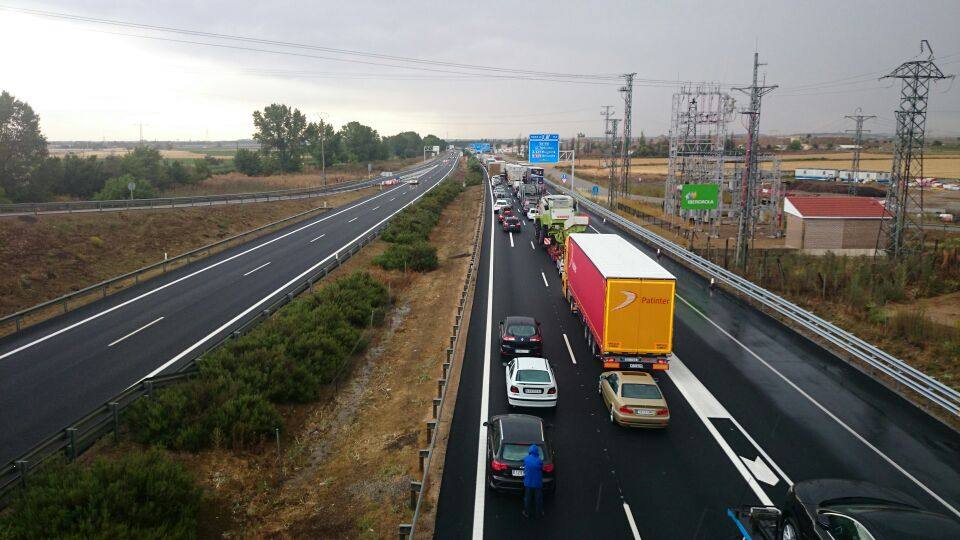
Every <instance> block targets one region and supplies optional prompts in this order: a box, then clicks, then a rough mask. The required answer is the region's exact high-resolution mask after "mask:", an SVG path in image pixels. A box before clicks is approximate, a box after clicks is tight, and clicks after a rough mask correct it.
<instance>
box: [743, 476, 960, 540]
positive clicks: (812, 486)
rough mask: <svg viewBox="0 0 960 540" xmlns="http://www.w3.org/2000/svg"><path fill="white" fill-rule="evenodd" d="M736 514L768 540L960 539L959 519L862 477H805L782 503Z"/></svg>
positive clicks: (756, 507) (746, 525)
mask: <svg viewBox="0 0 960 540" xmlns="http://www.w3.org/2000/svg"><path fill="white" fill-rule="evenodd" d="M734 515H735V517H736V518H737V520H738V521H739V522H740V524H741V525H742V526H744V527H745V528H747V529H750V531H751V533H752V534H753V537H754V538H758V539H760V538H762V539H764V540H846V539H862V540H892V539H896V540H911V539H912V540H920V539H923V540H947V539H956V538H960V523H958V522H957V521H955V520H953V519H951V518H949V517H947V516H944V515H941V514H937V513H934V512H930V511H927V510H924V509H923V508H922V507H921V506H920V503H918V502H917V501H916V500H915V499H914V498H913V497H911V496H909V495H907V494H906V493H903V492H901V491H899V490H896V489H892V488H887V487H882V486H878V485H875V484H871V483H870V482H863V481H860V480H843V479H821V480H804V481H802V482H797V483H796V484H794V485H793V486H792V487H791V488H790V489H789V490H788V491H787V497H786V500H785V501H784V503H783V504H781V505H780V506H779V507H772V506H753V507H750V506H745V507H741V508H739V509H737V511H736V512H735V513H734Z"/></svg>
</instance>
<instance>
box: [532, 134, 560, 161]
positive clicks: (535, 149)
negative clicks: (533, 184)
mask: <svg viewBox="0 0 960 540" xmlns="http://www.w3.org/2000/svg"><path fill="white" fill-rule="evenodd" d="M527 161H529V162H530V163H557V162H559V161H560V135H559V134H557V133H531V134H530V144H529V154H528V157H527Z"/></svg>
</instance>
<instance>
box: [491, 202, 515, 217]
mask: <svg viewBox="0 0 960 540" xmlns="http://www.w3.org/2000/svg"><path fill="white" fill-rule="evenodd" d="M510 206H512V205H511V204H510V201H508V200H506V199H497V200H496V201H495V202H494V203H493V213H494V214H499V213H500V211H501V210H503V209H504V208H509V207H510Z"/></svg>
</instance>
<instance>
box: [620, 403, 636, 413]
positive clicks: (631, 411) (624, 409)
mask: <svg viewBox="0 0 960 540" xmlns="http://www.w3.org/2000/svg"><path fill="white" fill-rule="evenodd" d="M620 412H622V413H623V414H633V409H631V408H630V407H627V406H626V405H624V406H623V407H620Z"/></svg>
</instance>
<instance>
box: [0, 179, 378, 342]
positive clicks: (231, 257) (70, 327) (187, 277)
mask: <svg viewBox="0 0 960 540" xmlns="http://www.w3.org/2000/svg"><path fill="white" fill-rule="evenodd" d="M387 193H390V192H389V191H385V192H383V193H381V194H379V195H375V196H373V197H370V198H369V199H367V200H365V201H361V202H359V203H357V204H355V205H353V206H350V207H347V208H344V209H343V210H340V211H337V212H334V213H333V214H330V215H329V216H324V217H322V218H320V219H318V220H316V221H313V222H311V223H308V224H306V225H304V226H303V227H298V228H296V229H294V230H292V231H290V232H288V233H284V234H282V235H280V236H278V237H276V238H273V239H271V240H267V241H266V242H264V243H262V244H259V245H256V246H253V247H252V248H250V249H248V250H246V251H241V252H240V253H237V254H236V255H231V256H230V257H227V258H226V259H224V260H222V261H218V262H215V263H213V264H211V265H210V266H206V267H204V268H201V269H199V270H197V271H195V272H192V273H190V274H187V275H185V276H183V277H181V278H177V279H175V280H173V281H171V282H170V283H166V284H163V285H161V286H159V287H157V288H156V289H153V290H150V291H147V292H145V293H143V294H141V295H140V296H137V297H134V298H131V299H130V300H127V301H125V302H122V303H120V304H117V305H115V306H113V307H112V308H109V309H105V310H103V311H101V312H100V313H96V314H94V315H91V316H89V317H87V318H86V319H83V320H81V321H77V322H75V323H73V324H71V325H69V326H65V327H63V328H61V329H60V330H57V331H56V332H51V333H49V334H47V335H45V336H43V337H41V338H37V339H35V340H33V341H31V342H30V343H25V344H23V345H21V346H19V347H17V348H16V349H13V350H11V351H8V352H5V353H3V354H0V360H3V359H4V358H7V357H8V356H13V355H14V354H17V353H18V352H20V351H22V350H24V349H28V348H30V347H33V346H34V345H37V344H39V343H43V342H44V341H46V340H48V339H50V338H52V337H56V336H59V335H60V334H62V333H64V332H67V331H69V330H73V329H74V328H76V327H78V326H80V325H83V324H86V323H88V322H90V321H92V320H94V319H99V318H100V317H102V316H104V315H106V314H108V313H111V312H113V311H116V310H118V309H120V308H122V307H126V306H128V305H130V304H132V303H133V302H136V301H138V300H142V299H144V298H146V297H148V296H150V295H152V294H154V293H157V292H160V291H162V290H164V289H166V288H167V287H171V286H173V285H176V284H177V283H180V282H181V281H184V280H186V279H190V278H192V277H194V276H196V275H198V274H202V273H203V272H206V271H207V270H210V269H211V268H216V267H218V266H220V265H221V264H225V263H227V262H230V261H232V260H234V259H236V258H237V257H242V256H244V255H246V254H248V253H251V252H253V251H256V250H258V249H260V248H262V247H265V246H269V245H270V244H272V243H274V242H277V241H279V240H282V239H284V238H286V237H288V236H290V235H291V234H296V233H298V232H300V231H302V230H304V229H306V228H309V227H313V226H314V225H316V224H317V223H322V222H324V221H326V220H328V219H330V218H333V217H336V216H339V215H340V214H342V213H344V212H348V211H350V210H353V209H354V208H357V207H358V206H361V205H364V204H367V203H368V202H370V201H372V200H374V199H377V198H379V197H383V196H384V195H386V194H387Z"/></svg>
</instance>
